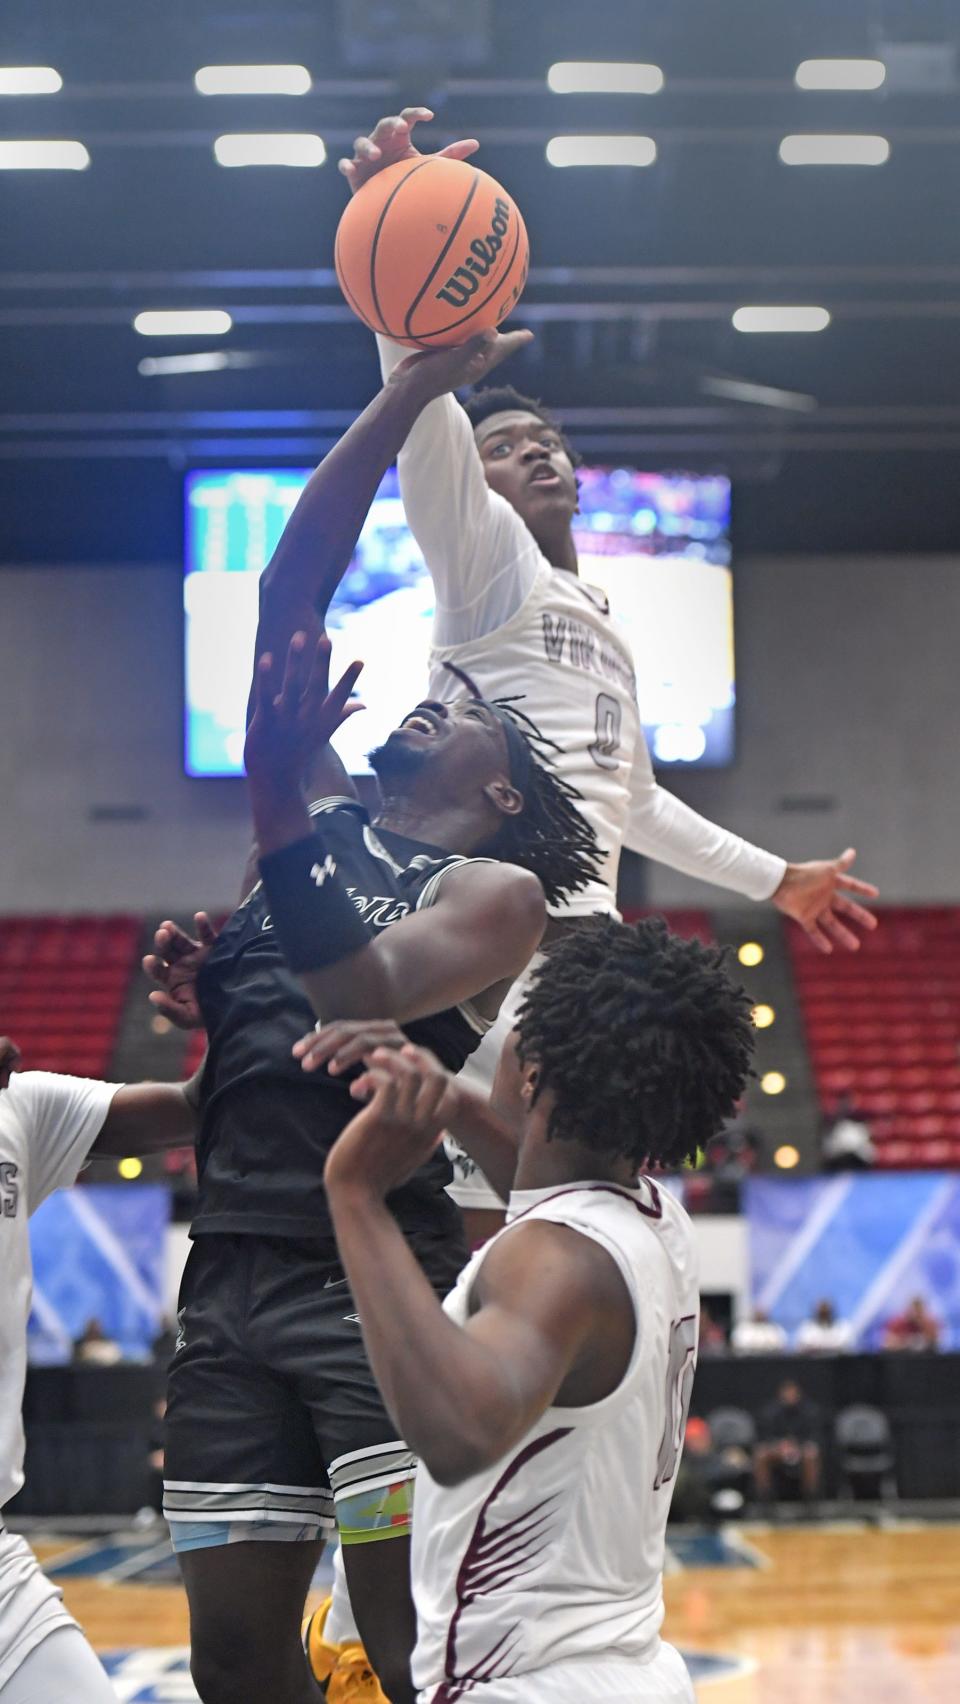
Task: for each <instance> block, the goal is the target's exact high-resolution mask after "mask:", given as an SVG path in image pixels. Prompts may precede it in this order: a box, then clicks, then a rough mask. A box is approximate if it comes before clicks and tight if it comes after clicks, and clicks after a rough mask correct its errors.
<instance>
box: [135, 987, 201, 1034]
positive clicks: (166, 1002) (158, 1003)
mask: <svg viewBox="0 0 960 1704" xmlns="http://www.w3.org/2000/svg"><path fill="white" fill-rule="evenodd" d="M147 999H148V1000H149V1002H150V1004H151V1006H153V1007H154V1008H155V1010H156V1011H158V1012H159V1013H160V1015H161V1017H164V1018H166V1019H167V1020H168V1022H170V1023H171V1024H173V1025H174V1027H175V1028H176V1029H181V1030H194V1029H199V1028H200V1027H201V1026H200V1024H199V1023H198V1021H197V1019H196V1017H195V1016H194V1014H193V1012H192V1011H190V1010H188V1009H187V1008H186V1007H184V1006H181V1005H180V1003H179V1001H177V1000H175V999H174V998H173V995H172V994H162V993H161V992H160V990H159V989H154V991H153V993H152V994H148V995H147Z"/></svg>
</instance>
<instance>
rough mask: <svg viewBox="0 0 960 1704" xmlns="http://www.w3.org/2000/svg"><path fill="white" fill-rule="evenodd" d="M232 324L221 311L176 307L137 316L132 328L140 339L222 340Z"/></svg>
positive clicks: (216, 309)
mask: <svg viewBox="0 0 960 1704" xmlns="http://www.w3.org/2000/svg"><path fill="white" fill-rule="evenodd" d="M232 325H233V320H232V319H231V318H230V315H229V314H225V313H223V312H221V310H220V309H219V308H201V309H199V310H194V309H191V308H173V309H162V310H159V311H156V312H150V313H143V314H138V315H137V317H136V319H135V320H134V322H133V329H134V331H139V333H140V335H141V337H223V336H224V334H225V333H226V332H228V331H229V330H230V328H231V326H232Z"/></svg>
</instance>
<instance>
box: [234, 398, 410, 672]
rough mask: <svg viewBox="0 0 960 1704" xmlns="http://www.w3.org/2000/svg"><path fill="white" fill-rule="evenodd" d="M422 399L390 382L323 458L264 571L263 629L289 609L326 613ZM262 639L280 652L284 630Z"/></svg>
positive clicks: (262, 594)
mask: <svg viewBox="0 0 960 1704" xmlns="http://www.w3.org/2000/svg"><path fill="white" fill-rule="evenodd" d="M424 401H425V398H424V397H423V396H422V395H421V392H420V391H419V389H418V388H417V386H416V385H415V384H407V383H405V382H403V381H402V380H397V381H396V382H394V383H392V384H390V385H385V386H384V388H383V390H381V391H380V392H379V394H378V395H377V396H375V397H374V399H373V401H372V402H371V403H369V404H368V406H367V407H366V408H365V409H364V410H363V413H362V414H361V415H360V416H359V418H358V419H357V420H355V421H354V423H353V425H352V426H351V427H350V429H349V431H347V432H346V433H345V434H344V436H343V437H342V438H341V439H340V441H339V443H338V444H336V445H335V446H334V448H333V449H332V450H331V451H330V453H329V455H327V456H325V457H324V459H323V461H322V462H321V463H320V466H319V467H318V468H317V470H316V472H315V473H314V474H312V475H311V477H310V479H309V480H308V481H307V484H306V485H305V487H304V489H303V492H302V493H301V496H300V500H299V502H298V503H297V506H296V508H295V509H294V511H293V514H292V515H291V517H290V519H289V521H288V522H287V525H286V528H285V529H284V533H283V537H282V538H281V540H280V543H279V545H278V546H277V549H276V551H275V553H274V556H273V558H272V560H271V562H270V564H269V566H268V567H267V568H266V570H265V571H264V574H263V578H262V581H261V587H262V591H261V626H264V625H266V626H267V627H268V628H270V627H271V625H272V624H273V621H274V619H275V618H276V617H278V616H280V617H282V615H283V614H284V613H285V612H288V611H291V610H292V611H293V612H294V619H295V612H296V610H297V608H298V607H303V606H309V607H310V608H311V609H314V610H317V611H318V612H319V613H320V614H321V615H323V614H325V613H326V610H327V607H328V605H329V603H330V600H331V598H332V597H333V594H334V592H335V591H336V589H337V586H338V585H339V583H340V581H341V579H342V578H343V575H344V574H345V573H346V570H347V568H348V567H349V565H350V559H351V557H352V556H353V553H354V550H355V549H356V545H357V540H358V538H359V537H360V532H361V530H362V528H363V523H364V521H365V520H366V518H367V514H368V512H369V509H370V505H371V503H372V502H373V499H374V497H375V495H376V492H377V487H378V486H379V484H380V481H381V480H382V478H383V476H384V474H385V473H386V471H387V469H388V468H389V467H391V466H392V464H393V462H394V461H395V460H396V458H397V455H398V452H399V450H400V447H401V445H402V444H403V442H404V439H405V438H406V436H407V434H408V432H409V431H410V428H411V426H412V425H413V423H414V421H415V420H416V418H417V415H418V414H419V412H420V409H421V408H422V407H423V404H424ZM293 630H294V629H293V627H291V632H292V631H293ZM286 637H287V638H288V637H289V635H287V636H286ZM264 638H265V642H264V643H263V644H262V646H261V649H264V650H268V649H272V650H279V649H280V645H281V642H282V635H281V636H277V635H276V634H274V633H273V632H272V631H268V632H267V633H266V634H265V636H264ZM267 640H269V643H267V642H266V641H267Z"/></svg>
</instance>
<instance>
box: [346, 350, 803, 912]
mask: <svg viewBox="0 0 960 1704" xmlns="http://www.w3.org/2000/svg"><path fill="white" fill-rule="evenodd" d="M378 341H379V344H380V355H381V362H382V365H383V369H384V372H385V373H386V374H389V372H390V371H391V370H392V368H393V367H394V366H395V365H396V363H397V361H399V360H400V359H401V358H402V357H403V356H405V355H408V354H409V350H406V349H402V348H400V347H399V346H398V345H396V344H391V343H389V342H387V341H386V340H385V339H379V340H378ZM398 468H399V472H400V490H401V495H402V497H403V504H404V509H405V511H406V515H407V519H408V521H409V524H410V527H411V530H412V532H413V534H414V537H415V538H416V540H417V543H418V544H419V546H420V549H421V550H422V551H423V555H424V558H425V560H426V563H427V567H428V568H429V570H430V573H431V576H432V578H433V582H434V587H435V589H436V597H437V608H436V617H435V621H434V633H433V640H434V643H433V650H432V653H431V677H430V692H431V694H432V695H433V696H435V697H438V698H440V699H441V700H449V699H450V698H453V697H455V696H456V695H457V694H458V693H462V690H463V688H462V686H461V685H460V684H459V683H458V682H457V681H456V679H455V677H453V676H452V675H450V673H449V671H448V670H446V669H444V668H443V666H442V665H443V663H444V662H455V663H457V664H459V665H460V667H461V668H464V669H466V671H467V672H468V673H469V674H471V675H474V676H475V678H476V680H477V684H478V685H479V686H480V688H481V689H482V691H483V692H484V694H485V695H486V697H488V698H511V697H520V698H521V700H522V702H521V704H520V708H521V709H522V710H524V711H525V712H526V714H527V715H528V716H530V717H531V719H532V720H533V721H534V722H536V723H537V725H538V727H539V728H540V729H541V731H542V732H543V733H544V734H546V735H548V736H549V737H550V738H551V739H553V740H554V741H555V742H556V744H557V745H558V746H559V747H560V751H559V754H558V757H557V767H558V769H559V771H560V773H561V774H562V775H563V776H564V777H565V779H566V780H568V781H570V782H572V784H573V785H574V786H575V787H576V788H577V790H578V792H579V793H580V794H581V796H582V800H583V803H582V805H581V806H580V809H581V810H582V812H583V815H584V816H585V817H586V818H587V820H588V821H589V822H590V823H591V825H592V826H593V828H594V829H595V831H596V834H597V839H598V842H599V844H600V847H601V850H602V853H603V869H602V872H601V877H600V880H599V881H598V882H595V883H592V884H591V885H590V886H589V887H588V888H584V889H582V890H581V891H580V892H579V893H576V894H574V895H573V896H572V897H571V898H570V900H569V901H568V902H567V904H566V905H565V906H564V907H563V910H564V911H565V912H566V913H568V914H574V915H586V914H588V913H591V912H594V911H605V912H613V913H615V912H616V884H617V867H618V864H619V860H620V850H621V847H622V846H624V845H626V846H628V847H629V848H631V850H633V851H635V852H641V853H643V854H644V855H645V856H646V857H650V858H657V859H659V860H660V861H661V862H663V863H666V864H669V865H671V866H672V867H673V868H674V869H677V870H682V871H683V872H684V873H685V874H686V875H690V876H695V877H698V878H700V879H701V880H703V881H708V882H713V883H715V884H716V885H717V886H720V887H726V888H731V889H733V890H734V891H735V892H737V893H741V894H744V895H745V896H747V897H748V898H750V899H757V900H760V899H769V898H770V896H771V895H772V894H773V893H774V892H775V891H776V889H777V888H778V887H779V885H780V882H781V881H782V879H783V875H784V871H785V869H786V865H785V863H784V860H783V859H782V858H777V857H774V856H773V854H772V853H769V852H764V851H762V850H761V849H760V848H759V847H756V846H751V845H750V844H749V842H747V841H745V840H742V839H741V838H740V836H739V835H736V834H731V833H730V832H729V831H728V830H727V829H724V828H720V827H718V826H717V825H716V824H715V823H711V822H708V821H707V820H706V819H705V818H704V817H701V816H698V815H697V813H696V812H695V811H692V810H690V808H689V806H687V805H684V804H682V803H681V801H680V800H679V799H677V798H675V797H674V795H673V794H672V793H668V792H667V791H666V789H665V788H663V787H661V786H659V785H658V783H657V781H656V779H655V777H654V774H653V767H652V765H651V762H650V754H649V752H648V750H647V744H646V740H645V738H644V734H643V728H642V725H641V721H640V713H639V710H638V707H637V684H636V680H635V675H634V666H633V659H632V656H631V653H630V648H629V645H628V643H627V640H626V638H625V636H624V635H623V633H622V632H621V631H620V630H619V629H618V628H617V626H616V625H615V623H614V622H613V620H612V619H611V617H610V614H609V611H608V608H607V600H606V597H605V595H604V594H603V593H602V592H598V591H596V590H594V589H592V588H590V587H589V586H586V585H584V584H583V582H582V581H580V580H579V579H578V578H577V576H576V575H575V574H570V573H567V572H565V571H564V570H562V569H559V568H554V567H553V566H552V565H551V564H550V563H549V562H548V561H547V559H546V557H545V556H544V555H543V553H542V551H541V550H540V547H539V545H538V544H537V543H536V540H535V539H534V538H533V535H532V534H531V533H530V531H529V529H528V528H527V526H526V523H525V522H524V521H523V520H522V519H521V517H520V516H519V515H518V514H517V512H516V510H515V509H513V508H512V507H511V505H510V504H509V503H508V502H507V501H506V500H505V499H504V498H503V497H501V496H500V495H499V494H498V493H497V492H495V491H491V489H490V487H489V486H488V484H487V481H486V476H485V474H484V470H483V463H482V462H481V459H480V456H479V453H478V451H477V447H476V444H475V442H474V437H473V429H472V427H471V425H470V422H469V420H468V419H467V416H466V414H465V413H464V411H463V409H462V408H461V407H460V405H459V403H458V402H457V401H456V400H455V399H454V398H453V397H452V396H444V397H440V398H438V399H437V400H436V401H435V402H431V403H430V404H429V406H428V407H427V408H425V409H424V410H423V412H422V413H421V414H420V416H419V418H418V419H417V421H416V423H415V425H414V427H413V429H412V431H411V432H410V435H409V437H408V438H407V441H406V443H405V445H404V447H403V449H402V450H401V452H400V456H399V458H398Z"/></svg>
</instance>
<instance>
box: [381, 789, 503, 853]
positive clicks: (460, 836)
mask: <svg viewBox="0 0 960 1704" xmlns="http://www.w3.org/2000/svg"><path fill="white" fill-rule="evenodd" d="M374 826H375V827H376V828H385V829H387V830H388V831H389V832H390V833H391V834H402V835H403V836H404V837H405V839H407V840H418V841H421V842H422V843H423V844H425V845H427V846H436V847H437V849H438V850H439V851H442V852H460V853H463V854H466V855H469V854H470V853H471V852H473V851H475V850H476V848H477V847H478V846H480V845H481V844H483V842H484V839H485V838H486V839H487V840H489V838H490V835H489V830H485V829H484V830H482V829H481V828H480V827H479V825H478V824H477V823H476V822H475V821H470V820H468V819H467V817H466V816H465V815H464V813H463V812H462V811H458V810H456V809H455V808H446V809H440V810H429V809H428V808H426V807H424V806H423V805H422V804H421V803H420V802H419V801H418V800H413V799H409V798H400V797H395V796H391V795H390V794H386V795H385V796H384V797H383V799H382V800H381V804H380V809H379V811H378V812H377V815H376V817H375V818H374Z"/></svg>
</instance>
